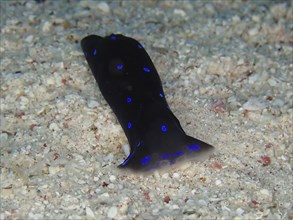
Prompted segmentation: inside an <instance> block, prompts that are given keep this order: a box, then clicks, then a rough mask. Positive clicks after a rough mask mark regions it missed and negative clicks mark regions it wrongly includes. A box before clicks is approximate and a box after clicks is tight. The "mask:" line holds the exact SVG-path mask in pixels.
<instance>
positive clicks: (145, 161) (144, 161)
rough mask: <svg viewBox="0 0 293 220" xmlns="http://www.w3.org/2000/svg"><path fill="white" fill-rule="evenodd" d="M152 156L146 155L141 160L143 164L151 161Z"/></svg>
mask: <svg viewBox="0 0 293 220" xmlns="http://www.w3.org/2000/svg"><path fill="white" fill-rule="evenodd" d="M150 159H151V157H150V156H145V157H144V158H143V159H142V160H141V164H142V165H146V164H147V163H148V162H149V161H150Z"/></svg>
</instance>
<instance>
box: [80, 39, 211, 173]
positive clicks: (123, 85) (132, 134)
mask: <svg viewBox="0 0 293 220" xmlns="http://www.w3.org/2000/svg"><path fill="white" fill-rule="evenodd" d="M81 47H82V49H83V52H84V54H85V57H86V60H87V62H88V64H89V66H90V68H91V70H92V73H93V75H94V77H95V79H96V81H97V83H98V85H99V88H100V90H101V92H102V94H103V96H104V98H105V99H106V101H107V102H108V104H109V105H110V106H111V108H112V110H113V111H114V113H115V114H116V116H117V118H118V120H119V122H120V124H121V126H122V128H123V130H124V132H125V134H126V137H127V139H128V142H129V144H130V150H131V152H130V154H129V156H128V157H127V158H126V160H125V161H124V162H123V163H122V164H121V165H120V166H119V167H121V168H130V169H132V170H134V171H150V170H153V169H157V168H160V167H163V166H165V165H166V164H173V163H177V162H180V161H184V160H186V159H192V160H195V161H197V160H198V159H200V158H202V157H203V156H206V155H207V154H208V153H209V152H211V151H212V150H213V147H212V146H211V145H209V144H206V143H204V142H202V141H200V140H197V139H195V138H192V137H190V136H187V135H186V134H185V132H184V130H183V129H182V127H181V125H180V123H179V121H178V119H177V118H176V117H175V116H174V114H173V113H172V112H171V110H170V108H169V106H168V103H167V102H166V99H165V96H164V92H163V88H162V84H161V80H160V77H159V75H158V73H157V71H156V68H155V66H154V64H153V62H152V61H151V59H150V57H149V56H148V54H147V52H146V51H145V50H144V48H143V47H142V45H141V44H140V43H138V42H137V41H136V40H134V39H132V38H128V37H125V36H123V35H113V34H112V35H110V36H107V37H104V38H103V37H100V36H96V35H90V36H87V37H85V38H84V39H82V41H81Z"/></svg>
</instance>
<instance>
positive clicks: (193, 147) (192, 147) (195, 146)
mask: <svg viewBox="0 0 293 220" xmlns="http://www.w3.org/2000/svg"><path fill="white" fill-rule="evenodd" d="M200 148H201V147H200V146H199V145H196V144H191V145H189V146H188V149H189V150H199V149H200Z"/></svg>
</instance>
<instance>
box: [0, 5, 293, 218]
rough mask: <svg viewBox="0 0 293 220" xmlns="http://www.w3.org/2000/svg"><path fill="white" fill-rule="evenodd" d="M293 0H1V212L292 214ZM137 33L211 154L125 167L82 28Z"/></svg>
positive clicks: (174, 102)
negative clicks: (161, 167) (148, 167)
mask: <svg viewBox="0 0 293 220" xmlns="http://www.w3.org/2000/svg"><path fill="white" fill-rule="evenodd" d="M292 3H293V2H292V1H277V0H276V1H268V0H263V1H261V0H255V1H252V0H247V1H239V0H235V1H232V0H231V1H230V0H229V1H228V0H222V1H203V0H201V1H117V0H113V1H104V2H102V1H49V0H47V1H43V2H42V1H8V0H7V1H5V0H2V1H0V4H1V15H0V16H1V46H0V52H1V66H0V68H1V94H0V95H1V99H0V103H1V116H0V117H1V118H0V119H1V134H0V141H1V163H0V164H1V174H0V175H1V176H0V177H1V184H0V185H1V195H0V196H1V208H0V218H1V219H3V220H4V219H5V220H9V219H178V220H180V219H286V220H292V218H293V176H292V155H293V150H292V149H293V146H292V142H293V138H292V130H293V127H292V120H293V119H292V113H293V112H292V106H293V105H292V100H293V90H292V88H293V85H292V84H293V83H292V82H293V73H292V72H293V64H292V63H293V62H292V60H293V8H292V5H293V4H292ZM111 33H120V34H123V35H126V36H130V37H132V38H135V39H137V40H138V41H140V42H141V43H142V44H143V45H144V47H145V48H146V50H147V51H148V52H149V54H150V56H151V58H152V60H153V61H154V63H155V66H156V67H157V70H158V72H159V74H160V77H161V80H162V82H163V87H164V91H165V94H166V98H167V100H168V102H169V105H170V107H171V109H172V111H173V112H174V113H175V115H176V116H177V117H178V118H179V120H180V122H181V125H182V127H183V128H184V130H185V131H186V133H187V134H189V135H191V136H193V137H196V138H199V139H201V140H203V141H206V142H208V143H210V144H212V145H213V146H215V148H216V151H215V153H214V154H213V155H212V156H211V157H210V158H208V159H207V160H205V161H203V162H200V163H194V162H189V163H186V164H185V165H184V166H181V167H173V168H172V169H170V170H168V171H156V172H154V173H153V174H151V175H148V176H144V175H133V174H131V173H128V172H123V173H121V172H120V170H119V169H117V165H119V164H120V163H122V162H123V160H124V159H125V158H126V157H127V155H126V154H125V152H124V151H123V149H127V140H126V137H125V135H124V133H123V131H122V129H121V127H120V125H119V123H118V121H117V119H116V118H115V115H114V114H113V113H112V111H111V109H110V107H109V106H108V105H107V103H106V101H105V100H104V99H103V97H102V95H101V93H100V91H99V89H98V87H97V85H96V82H95V81H94V78H93V76H92V74H91V72H90V70H89V68H88V65H87V63H86V62H85V59H84V56H83V53H82V51H81V48H80V44H79V43H80V40H81V39H82V38H83V37H85V36H86V35H88V34H98V35H101V36H106V35H109V34H111Z"/></svg>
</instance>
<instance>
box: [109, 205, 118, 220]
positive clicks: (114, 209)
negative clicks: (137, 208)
mask: <svg viewBox="0 0 293 220" xmlns="http://www.w3.org/2000/svg"><path fill="white" fill-rule="evenodd" d="M116 215H117V207H116V206H112V207H111V208H110V209H109V210H108V213H107V216H108V218H115V216H116Z"/></svg>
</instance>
